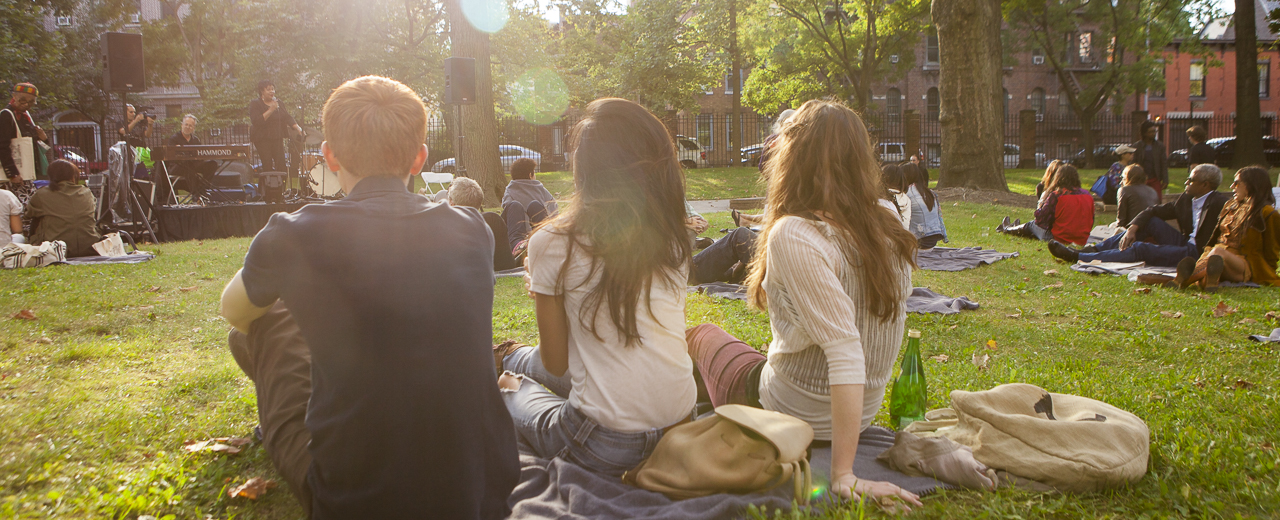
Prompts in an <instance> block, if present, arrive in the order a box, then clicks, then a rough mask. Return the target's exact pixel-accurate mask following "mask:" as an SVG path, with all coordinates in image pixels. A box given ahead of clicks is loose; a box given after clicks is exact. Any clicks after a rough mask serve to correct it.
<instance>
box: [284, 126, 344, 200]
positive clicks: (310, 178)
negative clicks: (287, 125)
mask: <svg viewBox="0 0 1280 520" xmlns="http://www.w3.org/2000/svg"><path fill="white" fill-rule="evenodd" d="M304 134H305V137H303V144H304V145H305V146H306V147H307V148H309V149H310V148H312V147H318V146H320V144H321V143H323V142H324V134H323V133H321V131H320V130H319V129H317V128H305V129H304ZM301 163H302V164H301V166H302V168H301V169H300V170H299V176H300V179H299V180H300V182H299V186H300V189H299V190H297V192H296V193H294V194H293V195H294V197H295V198H297V197H301V198H307V197H321V198H325V199H340V198H342V197H343V195H344V194H343V193H342V185H341V184H339V183H338V172H336V171H333V170H331V169H329V164H328V163H326V162H325V160H324V155H323V154H321V153H320V151H319V150H315V151H306V152H302V154H301Z"/></svg>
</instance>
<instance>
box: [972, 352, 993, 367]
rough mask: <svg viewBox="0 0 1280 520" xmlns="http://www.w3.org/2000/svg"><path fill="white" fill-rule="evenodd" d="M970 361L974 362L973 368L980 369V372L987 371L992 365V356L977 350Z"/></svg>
mask: <svg viewBox="0 0 1280 520" xmlns="http://www.w3.org/2000/svg"><path fill="white" fill-rule="evenodd" d="M970 361H972V362H973V366H975V367H978V370H986V369H987V367H988V366H989V365H990V364H991V356H988V355H986V354H983V353H982V351H980V350H975V351H973V358H972V359H970Z"/></svg>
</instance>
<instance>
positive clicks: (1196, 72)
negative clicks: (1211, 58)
mask: <svg viewBox="0 0 1280 520" xmlns="http://www.w3.org/2000/svg"><path fill="white" fill-rule="evenodd" d="M1190 74H1191V75H1190V77H1189V79H1190V80H1191V82H1190V84H1189V85H1188V86H1187V87H1188V90H1189V91H1190V92H1191V97H1204V62H1203V61H1197V62H1195V63H1192V64H1191V67H1190Z"/></svg>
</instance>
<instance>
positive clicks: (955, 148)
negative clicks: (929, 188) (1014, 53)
mask: <svg viewBox="0 0 1280 520" xmlns="http://www.w3.org/2000/svg"><path fill="white" fill-rule="evenodd" d="M932 12H933V22H934V25H936V26H937V28H938V48H939V51H940V52H941V56H940V61H941V63H939V65H940V69H941V71H942V75H941V77H940V78H939V83H938V93H939V95H940V96H941V98H942V99H941V101H942V104H941V111H940V114H939V120H940V122H941V124H942V168H941V171H940V172H939V174H938V187H940V188H946V187H966V188H982V189H990V190H999V191H1009V186H1008V184H1006V183H1005V179H1004V142H1003V141H1004V118H1003V117H1001V113H1002V112H1003V110H1004V103H1003V102H1002V101H1003V100H1002V99H1001V96H1002V93H1001V86H1000V79H1001V75H1002V74H1004V69H1003V64H1002V62H1001V52H1000V24H1001V13H1000V0H933V4H932Z"/></svg>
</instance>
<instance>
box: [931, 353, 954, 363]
mask: <svg viewBox="0 0 1280 520" xmlns="http://www.w3.org/2000/svg"><path fill="white" fill-rule="evenodd" d="M929 359H932V360H934V361H937V362H939V363H946V362H947V360H948V359H951V356H948V355H946V354H938V355H936V356H930V357H929Z"/></svg>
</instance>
